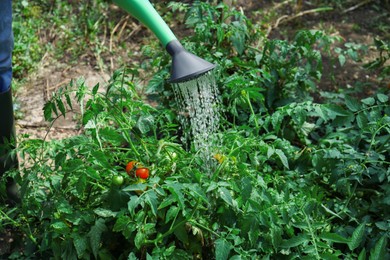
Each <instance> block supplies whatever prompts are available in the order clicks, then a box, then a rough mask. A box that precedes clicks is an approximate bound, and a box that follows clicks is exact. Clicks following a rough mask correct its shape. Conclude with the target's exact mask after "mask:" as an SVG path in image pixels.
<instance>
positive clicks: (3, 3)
mask: <svg viewBox="0 0 390 260" xmlns="http://www.w3.org/2000/svg"><path fill="white" fill-rule="evenodd" d="M13 43H14V39H13V34H12V0H0V93H3V92H5V91H7V90H8V89H9V87H10V86H11V80H12V49H13Z"/></svg>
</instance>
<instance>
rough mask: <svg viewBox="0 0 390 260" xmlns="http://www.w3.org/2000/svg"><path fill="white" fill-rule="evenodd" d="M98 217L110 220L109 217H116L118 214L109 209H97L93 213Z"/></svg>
mask: <svg viewBox="0 0 390 260" xmlns="http://www.w3.org/2000/svg"><path fill="white" fill-rule="evenodd" d="M93 212H94V213H95V214H96V215H98V216H99V217H103V218H109V217H115V216H116V213H115V212H113V211H111V210H109V209H103V208H97V209H95V210H94V211H93Z"/></svg>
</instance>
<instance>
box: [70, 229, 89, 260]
mask: <svg viewBox="0 0 390 260" xmlns="http://www.w3.org/2000/svg"><path fill="white" fill-rule="evenodd" d="M73 245H74V247H75V248H76V252H77V256H78V258H79V259H82V258H83V255H84V253H85V251H86V250H87V246H88V242H87V238H86V237H82V236H80V235H76V237H75V238H74V239H73Z"/></svg>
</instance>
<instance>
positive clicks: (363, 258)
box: [358, 247, 367, 260]
mask: <svg viewBox="0 0 390 260" xmlns="http://www.w3.org/2000/svg"><path fill="white" fill-rule="evenodd" d="M366 258H367V254H366V248H365V247H364V248H363V250H362V251H361V252H360V254H359V256H358V260H366Z"/></svg>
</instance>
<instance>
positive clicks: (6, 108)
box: [0, 0, 17, 195]
mask: <svg viewBox="0 0 390 260" xmlns="http://www.w3.org/2000/svg"><path fill="white" fill-rule="evenodd" d="M12 49H13V34H12V0H1V1H0V177H1V176H2V175H3V174H4V173H5V172H6V171H8V170H10V169H12V168H14V167H17V159H16V158H15V157H14V158H12V157H10V156H9V153H10V152H11V151H12V149H13V148H14V146H13V145H12V143H14V141H15V127H14V111H13V103H12V94H11V80H12ZM5 186H6V188H7V193H8V195H12V194H10V192H9V191H10V189H13V188H12V186H14V185H13V181H12V180H11V179H8V180H7V183H6V185H5Z"/></svg>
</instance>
